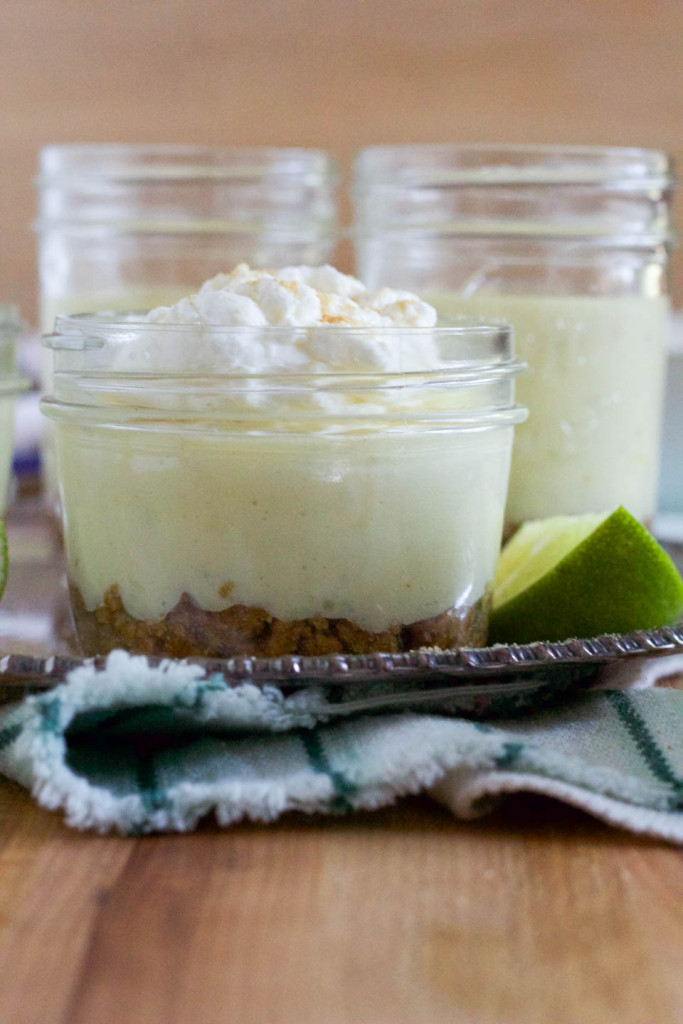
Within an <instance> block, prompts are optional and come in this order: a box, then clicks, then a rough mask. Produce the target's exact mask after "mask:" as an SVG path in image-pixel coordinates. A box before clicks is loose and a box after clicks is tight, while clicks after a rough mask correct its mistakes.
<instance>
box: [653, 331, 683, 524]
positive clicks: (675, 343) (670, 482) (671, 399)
mask: <svg viewBox="0 0 683 1024" xmlns="http://www.w3.org/2000/svg"><path fill="white" fill-rule="evenodd" d="M656 533H657V536H658V537H659V538H660V540H668V541H671V542H675V543H678V544H683V313H682V312H678V313H677V314H676V315H675V316H674V317H672V332H671V338H670V344H669V365H668V371H667V375H666V394H665V399H664V430H663V438H662V473H661V479H660V482H659V513H658V516H657V522H656Z"/></svg>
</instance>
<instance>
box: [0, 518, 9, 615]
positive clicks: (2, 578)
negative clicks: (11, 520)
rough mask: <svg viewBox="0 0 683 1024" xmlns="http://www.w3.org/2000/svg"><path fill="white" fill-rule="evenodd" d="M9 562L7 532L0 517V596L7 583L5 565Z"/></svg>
mask: <svg viewBox="0 0 683 1024" xmlns="http://www.w3.org/2000/svg"><path fill="white" fill-rule="evenodd" d="M8 564H9V552H8V549H7V534H6V533H5V524H4V523H3V521H2V519H0V597H2V592H3V590H4V589H5V584H6V583H7V567H8Z"/></svg>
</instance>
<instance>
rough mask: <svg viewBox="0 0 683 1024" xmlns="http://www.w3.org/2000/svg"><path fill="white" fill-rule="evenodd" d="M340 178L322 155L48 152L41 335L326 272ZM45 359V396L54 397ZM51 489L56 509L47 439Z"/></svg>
mask: <svg viewBox="0 0 683 1024" xmlns="http://www.w3.org/2000/svg"><path fill="white" fill-rule="evenodd" d="M337 183H338V172H337V168H336V166H335V163H334V160H333V158H332V157H331V156H330V155H329V154H327V153H325V152H323V151H321V150H313V149H295V148H275V147H272V148H268V147H264V148H240V147H220V146H192V145H183V146H179V145H176V146H169V145H130V144H110V143H106V144H100V143H94V144H93V143H90V144H76V145H74V144H70V145H56V146H47V147H45V148H44V149H43V150H42V151H41V154H40V167H39V175H38V182H37V184H38V200H39V218H38V223H37V225H36V231H37V235H38V272H39V280H40V318H41V328H42V330H43V332H44V333H49V332H50V331H52V329H53V326H54V322H55V318H56V317H57V316H60V315H64V314H70V313H84V312H91V311H95V310H105V309H106V310H133V309H137V310H148V309H151V308H152V307H153V306H158V305H159V304H160V303H165V304H167V303H170V302H176V301H177V300H179V299H181V298H182V297H183V296H185V295H187V294H188V293H190V292H192V291H195V290H196V289H197V288H198V287H199V286H200V285H201V283H202V281H204V280H205V279H206V278H207V277H209V276H210V275H211V274H213V273H214V272H215V269H216V267H220V266H225V265H228V266H234V265H235V264H236V263H239V262H240V261H241V260H247V261H249V262H252V263H256V264H259V265H268V266H278V265H281V264H284V263H321V262H324V261H325V260H329V259H330V258H331V256H332V253H333V249H334V246H335V244H336V190H337ZM51 374H52V366H51V360H50V352H49V350H47V351H46V360H45V369H44V387H45V390H46V391H50V390H51ZM44 448H45V458H44V463H45V466H44V476H45V480H44V486H45V491H46V496H47V503H48V505H50V506H54V505H55V504H56V481H55V476H54V469H53V465H52V445H51V442H50V436H49V433H48V434H47V436H46V439H45V445H44Z"/></svg>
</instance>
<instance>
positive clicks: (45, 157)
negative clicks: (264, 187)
mask: <svg viewBox="0 0 683 1024" xmlns="http://www.w3.org/2000/svg"><path fill="white" fill-rule="evenodd" d="M275 174H276V175H277V176H278V177H279V178H283V177H290V178H295V179H297V180H303V181H304V182H309V183H310V184H314V183H316V182H320V181H328V182H330V183H331V184H336V183H337V182H338V181H339V178H340V173H339V169H338V165H337V161H336V159H335V157H334V156H333V155H332V154H331V153H329V152H327V151H326V150H323V149H307V148H304V147H276V146H234V147H231V146H205V145H193V144H187V145H185V144H173V143H169V144H140V143H119V142H116V143H65V144H59V145H52V146H45V147H44V148H43V149H42V150H41V152H40V157H39V173H38V176H37V178H36V179H35V180H36V184H37V186H38V187H39V188H43V187H45V186H48V185H59V184H62V183H63V184H65V185H66V186H73V185H74V184H78V183H80V182H83V181H125V182H129V183H131V184H132V183H134V182H145V181H169V182H173V181H189V180H209V181H211V180H215V181H220V180H229V179H234V180H239V179H244V180H248V181H251V180H254V179H258V178H265V177H268V176H271V175H275Z"/></svg>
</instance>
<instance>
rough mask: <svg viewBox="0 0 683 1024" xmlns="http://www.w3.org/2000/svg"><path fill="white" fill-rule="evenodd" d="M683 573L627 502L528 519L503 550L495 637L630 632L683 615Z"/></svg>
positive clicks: (516, 639)
mask: <svg viewBox="0 0 683 1024" xmlns="http://www.w3.org/2000/svg"><path fill="white" fill-rule="evenodd" d="M681 612H683V579H681V575H680V573H679V572H678V569H677V568H676V566H675V565H674V563H673V562H672V561H671V559H670V558H669V556H668V555H667V554H666V552H665V551H663V550H662V548H661V547H660V546H659V544H658V543H657V541H656V540H655V539H654V538H653V537H652V536H651V535H650V534H649V533H648V531H647V530H646V529H645V527H643V526H641V524H640V523H639V522H638V521H637V520H636V519H634V518H633V516H632V515H630V513H629V512H627V511H626V509H624V508H618V509H617V510H616V512H612V513H611V514H610V513H608V514H606V515H587V516H555V517H553V518H552V519H542V520H537V521H535V522H529V523H525V525H524V526H522V527H521V529H520V530H519V531H518V532H517V533H516V534H515V535H514V537H513V538H512V540H510V542H509V543H508V544H507V545H506V546H505V548H504V549H503V551H502V552H501V556H500V560H499V563H498V570H497V573H496V580H495V584H494V590H493V611H492V613H491V622H490V628H489V643H530V642H531V641H533V640H566V639H568V638H569V637H591V636H597V635H599V634H600V633H628V632H630V631H631V630H634V629H650V628H653V627H656V626H665V625H668V624H669V623H671V622H675V620H676V619H677V618H678V616H679V615H680V614H681Z"/></svg>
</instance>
